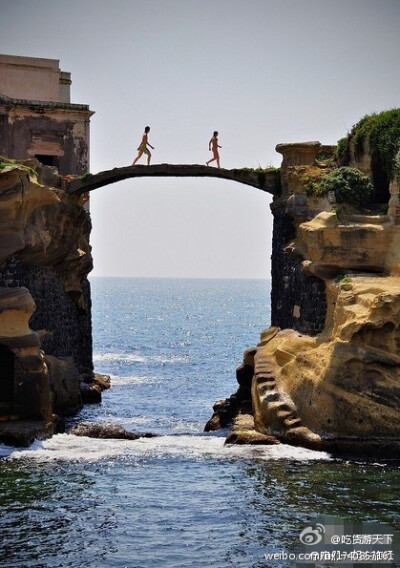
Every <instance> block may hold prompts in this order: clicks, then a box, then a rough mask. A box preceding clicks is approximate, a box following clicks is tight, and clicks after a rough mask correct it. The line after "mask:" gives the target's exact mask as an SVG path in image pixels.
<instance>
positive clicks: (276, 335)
mask: <svg viewBox="0 0 400 568" xmlns="http://www.w3.org/2000/svg"><path fill="white" fill-rule="evenodd" d="M277 151H278V152H281V153H282V155H283V162H282V168H281V175H282V193H281V195H279V196H275V197H274V201H273V203H272V205H271V209H272V212H273V214H274V240H273V252H272V327H271V328H269V329H267V330H266V331H264V332H263V333H262V334H261V339H260V342H259V344H258V345H257V346H256V348H255V349H253V350H248V351H246V353H245V355H244V361H243V365H242V366H241V367H239V369H243V368H246V369H247V371H246V374H245V376H246V381H245V390H246V389H247V392H248V391H249V389H251V400H252V409H253V416H254V428H255V431H256V432H258V433H261V434H263V435H267V436H274V437H276V438H277V439H278V440H280V441H281V442H286V443H290V444H295V445H303V446H306V447H310V448H314V449H321V450H328V451H332V452H333V453H338V454H350V455H366V456H371V457H379V456H386V457H387V456H390V457H397V458H399V457H400V215H399V192H398V183H397V179H396V177H393V179H391V181H390V184H389V186H388V187H387V188H383V189H382V188H381V194H384V192H387V194H388V195H389V198H388V201H387V202H386V205H385V204H384V203H380V204H379V206H378V207H376V208H375V210H374V209H373V208H372V209H371V210H366V209H365V208H364V209H361V207H360V208H359V209H357V207H355V206H354V205H349V204H345V203H344V204H343V203H340V204H338V203H336V200H335V195H323V196H320V195H319V196H318V195H314V194H312V192H311V191H309V187H310V182H313V181H315V180H317V181H318V180H319V179H321V178H322V177H323V176H324V175H326V172H327V171H331V170H333V169H334V168H335V167H337V165H336V166H335V163H334V157H333V153H332V148H331V149H330V147H326V146H324V147H323V146H321V145H320V144H319V143H317V142H309V143H300V144H283V145H278V146H277ZM329 152H330V153H331V157H329ZM327 155H328V158H329V159H327ZM321 156H322V157H321ZM359 161H360V164H359V166H360V170H362V171H364V172H365V173H367V174H368V173H369V174H371V175H372V173H371V168H370V167H367V165H368V164H370V163H371V158H370V156H369V157H368V156H365V155H361V156H360V157H359ZM351 165H352V166H354V167H358V166H357V161H356V159H355V157H354V155H353V156H352V162H351ZM375 173H376V172H375ZM249 353H251V357H250V358H249ZM241 372H242V371H239V375H238V382H239V390H238V393H240V392H242V393H243V388H244V385H243V383H241V382H240V381H239V377H240V376H243V374H242V375H241V374H240V373H241ZM238 393H236V395H234V396H235V397H236V400H237V395H238ZM231 398H232V397H231ZM229 400H231V399H227V401H229ZM220 407H221V408H224V406H223V404H221V403H220ZM217 410H218V409H217ZM247 413H248V407H247V408H241V406H240V404H239V405H238V408H237V411H236V418H235V413H233V416H232V418H231V420H230V422H231V424H233V429H232V431H231V433H230V434H229V436H228V440H230V442H231V443H244V442H243V441H241V440H240V431H241V430H242V431H243V430H244V429H243V428H242V429H240V428H238V423H240V416H241V415H245V414H247ZM217 414H218V412H217ZM238 420H239V422H238ZM213 421H214V423H217V419H216V417H215V416H214V417H213ZM238 433H239V434H238ZM247 436H248V434H245V435H244V439H245V438H246V437H247Z"/></svg>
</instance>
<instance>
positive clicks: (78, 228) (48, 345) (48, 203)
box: [0, 158, 100, 443]
mask: <svg viewBox="0 0 400 568" xmlns="http://www.w3.org/2000/svg"><path fill="white" fill-rule="evenodd" d="M64 185H65V182H64V180H63V179H62V178H61V177H60V176H59V175H58V172H57V170H56V169H55V168H52V167H48V166H42V165H41V164H40V163H39V162H38V161H37V160H28V161H25V162H15V161H13V160H8V159H6V158H0V368H1V370H0V440H3V441H7V442H8V443H11V442H12V441H13V435H12V434H11V433H14V438H15V443H21V440H23V439H25V440H30V439H31V436H29V435H25V434H24V436H19V435H18V433H17V432H18V424H19V426H20V431H21V432H22V431H23V432H25V433H26V432H27V431H28V430H29V428H30V429H31V430H32V431H34V432H35V436H38V435H39V436H40V432H42V435H43V436H47V435H49V434H51V433H52V431H54V430H55V429H56V428H57V427H58V426H57V424H58V422H59V421H58V419H57V416H56V415H58V416H69V415H71V414H73V413H75V412H77V411H78V410H79V409H80V408H81V406H82V389H81V388H80V385H81V384H85V385H87V382H88V378H87V377H88V376H93V365H92V338H91V310H90V308H91V302H90V286H89V282H88V280H87V274H88V273H89V271H90V270H91V268H92V257H91V252H90V245H89V234H90V229H91V223H90V216H89V213H88V211H87V197H85V196H81V197H77V196H71V195H68V194H67V193H66V192H65V191H64V189H63V186H64ZM88 388H90V387H87V388H86V390H88ZM99 388H100V387H96V389H99ZM84 390H85V389H84ZM97 400H98V399H97ZM10 422H13V424H9V423H10ZM23 422H26V423H28V422H29V424H30V426H27V425H26V424H23ZM40 425H42V426H40ZM51 425H53V426H51Z"/></svg>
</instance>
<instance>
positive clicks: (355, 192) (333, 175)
mask: <svg viewBox="0 0 400 568" xmlns="http://www.w3.org/2000/svg"><path fill="white" fill-rule="evenodd" d="M320 191H321V192H322V193H327V192H328V191H334V192H335V195H336V201H337V202H338V203H351V204H353V205H356V206H361V207H363V206H365V205H367V204H368V203H369V202H370V200H371V197H372V193H373V191H374V186H373V185H372V183H371V182H370V180H369V178H368V177H367V176H366V175H364V174H363V173H362V172H360V170H357V169H355V168H349V167H347V166H343V167H341V168H338V169H336V170H333V171H332V172H330V173H329V174H328V175H327V176H325V177H324V178H323V179H322V181H321V184H320Z"/></svg>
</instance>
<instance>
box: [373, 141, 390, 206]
mask: <svg viewBox="0 0 400 568" xmlns="http://www.w3.org/2000/svg"><path fill="white" fill-rule="evenodd" d="M371 169H372V176H373V183H374V187H375V191H374V193H373V195H372V201H373V203H381V204H383V203H389V199H390V192H389V184H390V180H389V176H388V174H387V173H386V170H385V168H384V165H383V164H382V161H381V159H380V157H379V155H378V154H377V152H373V153H372V156H371Z"/></svg>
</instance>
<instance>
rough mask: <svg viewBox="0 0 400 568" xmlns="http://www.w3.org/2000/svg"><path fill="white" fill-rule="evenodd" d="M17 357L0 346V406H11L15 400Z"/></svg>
mask: <svg viewBox="0 0 400 568" xmlns="http://www.w3.org/2000/svg"><path fill="white" fill-rule="evenodd" d="M14 374H15V355H14V353H13V352H12V351H10V349H8V348H7V347H5V346H4V345H0V404H10V403H12V402H13V399H14Z"/></svg>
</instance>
